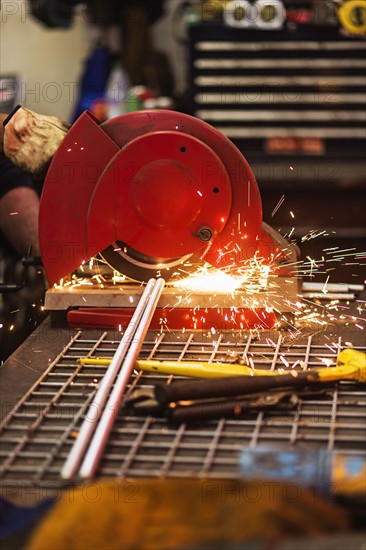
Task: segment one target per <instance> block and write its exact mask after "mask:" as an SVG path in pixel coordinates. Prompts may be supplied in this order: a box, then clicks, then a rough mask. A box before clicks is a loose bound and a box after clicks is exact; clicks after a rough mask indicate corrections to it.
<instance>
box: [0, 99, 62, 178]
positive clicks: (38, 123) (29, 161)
mask: <svg viewBox="0 0 366 550" xmlns="http://www.w3.org/2000/svg"><path fill="white" fill-rule="evenodd" d="M3 125H4V154H5V155H6V156H7V157H8V159H9V160H11V161H12V162H13V163H14V164H15V165H16V166H19V168H22V169H23V170H25V171H26V172H29V173H30V174H33V175H35V176H39V175H41V174H42V173H44V172H45V170H46V169H47V168H48V165H49V163H50V161H51V160H52V157H53V155H54V154H55V152H56V150H57V148H58V146H59V145H60V143H61V141H62V140H63V138H64V137H65V135H66V133H67V130H68V128H69V127H68V125H67V124H66V123H65V122H63V121H62V120H60V119H59V118H58V117H55V116H46V115H40V114H38V113H35V112H34V111H30V110H29V109H25V108H24V107H20V106H19V107H18V108H17V109H15V110H14V111H13V112H12V113H11V114H10V115H9V116H8V117H7V118H6V119H5V120H4V122H3Z"/></svg>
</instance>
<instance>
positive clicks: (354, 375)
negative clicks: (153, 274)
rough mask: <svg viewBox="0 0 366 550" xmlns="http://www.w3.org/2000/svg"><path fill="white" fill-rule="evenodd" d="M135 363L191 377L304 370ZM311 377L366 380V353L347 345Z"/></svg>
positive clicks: (88, 360) (104, 361) (103, 361)
mask: <svg viewBox="0 0 366 550" xmlns="http://www.w3.org/2000/svg"><path fill="white" fill-rule="evenodd" d="M79 361H80V363H81V364H84V365H85V364H87V365H106V366H108V365H109V363H110V361H111V360H110V359H108V358H99V357H96V358H95V357H82V358H81V359H80V360H79ZM135 367H136V368H137V369H139V370H142V371H144V372H145V371H147V372H156V373H159V374H169V375H176V376H188V377H190V378H221V377H231V376H241V375H242V376H282V375H291V376H293V377H294V378H296V377H297V376H298V375H299V374H301V372H300V373H299V371H295V370H289V371H285V372H283V371H281V372H278V371H268V370H264V369H252V368H251V367H248V366H246V365H239V364H235V363H204V362H199V361H181V362H178V361H153V360H152V361H146V360H139V361H136V363H135ZM305 372H306V374H307V377H308V380H309V381H310V380H312V379H313V380H314V381H317V382H334V381H337V380H354V381H356V382H366V354H365V353H362V352H360V351H357V350H354V349H350V348H347V349H345V350H343V351H341V353H340V354H339V357H338V363H337V366H335V367H324V368H317V369H312V370H309V371H305Z"/></svg>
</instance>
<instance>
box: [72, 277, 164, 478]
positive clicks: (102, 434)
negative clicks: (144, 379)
mask: <svg viewBox="0 0 366 550" xmlns="http://www.w3.org/2000/svg"><path fill="white" fill-rule="evenodd" d="M164 285H165V281H164V279H158V280H157V281H156V283H155V286H154V289H153V291H152V293H151V296H150V299H149V301H148V304H147V306H146V308H145V310H144V313H143V315H142V318H141V321H140V323H139V325H138V327H137V330H136V332H135V335H134V339H133V342H132V343H131V345H130V347H129V350H128V353H127V355H126V358H125V360H124V362H123V365H122V368H121V370H120V372H119V375H118V377H117V380H116V383H115V385H114V388H113V390H112V393H111V395H110V397H109V399H108V402H107V405H106V407H105V409H104V412H103V414H102V417H101V419H100V422H99V424H98V426H97V428H96V430H95V433H94V436H93V439H92V441H91V443H90V446H89V449H88V451H87V453H86V456H85V458H84V461H83V463H82V466H81V469H80V476H81V477H83V478H89V477H91V476H92V475H93V474H94V472H95V470H96V468H97V466H98V464H99V461H100V458H101V456H102V453H103V449H104V447H105V444H106V442H107V439H108V436H109V433H110V431H111V429H112V426H113V423H114V420H115V417H116V414H117V412H118V409H119V405H120V402H121V399H122V396H123V393H124V391H125V388H126V386H127V383H128V380H129V378H130V375H131V372H132V369H133V367H134V364H135V361H136V359H137V356H138V354H139V351H140V348H141V346H142V344H143V341H144V338H145V336H146V333H147V330H148V328H149V324H150V321H151V319H152V316H153V314H154V311H155V309H156V306H157V303H158V301H159V298H160V295H161V293H162V291H163V288H164Z"/></svg>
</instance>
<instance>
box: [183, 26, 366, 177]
mask: <svg viewBox="0 0 366 550" xmlns="http://www.w3.org/2000/svg"><path fill="white" fill-rule="evenodd" d="M189 52H190V53H189V55H190V62H189V67H190V90H191V113H192V114H193V115H194V116H197V117H199V118H201V119H203V120H205V121H206V122H208V123H210V124H212V125H213V126H215V127H216V128H218V129H219V130H220V131H222V132H223V133H224V134H225V135H226V136H227V137H228V138H229V139H231V140H232V141H233V142H234V143H235V144H236V145H237V146H238V148H239V149H240V150H241V151H242V153H243V154H244V155H245V157H246V158H247V160H248V161H249V163H254V164H253V169H254V171H255V168H256V163H259V165H260V164H261V163H262V162H264V163H265V165H266V166H267V168H266V169H265V170H264V172H265V177H266V179H268V177H270V178H272V180H273V181H278V180H284V179H285V180H286V178H290V179H291V177H292V178H293V174H290V173H289V170H288V169H285V166H287V167H288V166H289V161H291V162H295V163H298V165H299V168H298V170H297V176H298V178H299V179H303V180H313V179H314V178H315V174H314V173H313V170H314V165H315V166H316V167H317V169H318V171H319V174H318V179H319V180H320V179H321V180H323V181H330V182H332V183H337V182H338V181H339V180H347V181H348V182H349V181H350V180H358V181H359V180H360V179H362V178H364V177H365V165H364V164H363V158H364V151H365V146H366V139H365V138H366V131H365V102H366V93H365V83H366V77H365V68H366V61H365V59H366V55H365V53H366V42H365V40H362V39H360V38H353V37H349V36H344V35H342V34H341V33H340V32H339V29H338V28H334V27H316V26H314V25H302V26H297V27H296V28H294V29H293V30H289V28H284V29H282V30H259V29H238V28H232V27H228V26H225V25H224V24H220V23H218V22H215V23H212V22H206V23H204V22H203V23H201V24H198V25H194V26H191V27H190V33H189ZM268 163H271V164H272V166H273V165H274V166H275V170H274V173H273V174H272V175H271V174H270V173H267V172H268V170H269V169H268ZM259 168H260V171H261V172H263V170H262V169H261V166H259ZM257 177H258V176H257ZM259 179H260V178H259Z"/></svg>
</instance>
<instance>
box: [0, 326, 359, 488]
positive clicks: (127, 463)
mask: <svg viewBox="0 0 366 550" xmlns="http://www.w3.org/2000/svg"><path fill="white" fill-rule="evenodd" d="M117 346H118V341H117V340H114V339H111V338H110V336H109V334H108V332H105V333H103V334H102V335H101V336H100V337H99V338H98V339H92V338H90V337H88V333H87V332H86V331H85V332H77V333H76V334H75V335H74V336H73V337H72V338H71V340H70V341H69V343H68V344H67V345H66V346H65V348H64V349H63V350H62V351H61V352H60V354H59V355H58V356H57V357H56V358H55V360H54V361H53V362H52V363H51V364H50V366H49V368H48V369H47V370H46V371H45V372H44V374H43V375H42V376H41V377H40V379H39V380H38V381H37V382H36V383H35V384H34V385H33V387H32V388H31V389H30V390H29V391H28V393H27V394H26V395H24V397H23V398H22V399H21V400H20V401H19V403H18V404H17V406H16V407H15V408H14V409H13V410H12V411H11V412H10V413H9V415H8V416H7V417H6V418H5V420H4V421H3V423H2V425H1V426H0V430H1V450H0V466H1V469H0V479H1V483H2V484H9V485H18V484H28V483H30V484H34V483H37V484H38V485H40V486H42V485H45V486H47V485H49V483H53V484H56V485H57V484H60V485H61V484H62V481H61V477H60V472H61V468H62V466H63V464H64V462H65V460H66V458H67V456H68V453H69V451H70V449H71V447H72V445H73V443H74V441H75V437H77V434H78V430H79V428H80V426H81V423H82V421H83V419H84V417H85V415H86V414H87V411H88V408H89V405H90V404H91V403H92V402H93V397H94V395H95V392H96V388H97V384H98V381H99V380H100V379H101V378H102V377H103V375H104V372H105V370H106V368H107V367H106V366H101V365H81V364H79V362H78V359H79V358H80V357H84V356H90V357H101V356H103V357H112V356H113V354H114V352H115V350H116V349H117ZM336 347H337V348H338V350H339V349H341V347H342V340H341V338H340V339H339V340H338V342H337V343H336ZM357 349H360V350H361V351H365V348H360V347H359V348H357ZM233 354H236V355H237V356H239V357H245V358H246V359H249V358H252V359H253V362H254V364H255V366H256V368H262V369H268V370H274V369H277V368H285V369H286V368H289V367H291V366H293V365H294V364H295V363H296V364H297V365H299V366H300V367H301V368H302V369H308V368H314V367H323V366H324V360H325V361H327V360H331V361H333V363H334V361H335V359H336V353H335V350H334V348H332V349H331V348H330V347H329V346H328V345H324V344H319V343H317V342H316V341H315V339H313V338H312V337H306V338H304V339H303V341H299V342H298V343H294V344H292V345H291V347H290V348H287V347H286V346H284V342H283V340H282V336H281V333H262V334H261V335H260V337H258V336H255V335H253V334H251V333H243V332H237V333H235V332H228V333H222V334H220V335H219V336H218V337H217V338H215V336H214V335H211V337H209V336H207V337H203V336H202V334H201V333H194V332H192V333H184V334H183V333H181V332H179V333H174V332H172V333H157V332H152V331H151V332H149V333H148V335H147V337H146V339H145V342H144V344H143V346H142V349H141V352H140V358H141V359H147V358H149V359H158V360H173V361H182V360H195V361H211V362H218V361H225V360H226V361H227V360H228V357H231V359H232V355H233ZM174 378H175V379H177V378H179V377H177V376H175V377H174ZM172 379H173V377H172V376H168V375H164V374H157V373H142V372H139V373H137V372H134V373H133V374H132V375H131V378H130V381H129V385H128V389H127V392H131V391H133V390H134V389H136V388H147V387H151V386H152V385H154V384H155V383H157V382H162V381H163V382H168V383H170V382H171V381H172ZM365 398H366V392H365V391H364V389H363V388H360V387H357V386H356V387H355V386H352V383H347V382H341V383H338V384H337V385H336V386H334V387H332V389H331V390H329V391H327V392H326V396H325V397H324V396H323V397H321V398H320V397H316V396H315V397H314V398H310V399H306V400H302V399H300V400H299V402H298V405H297V407H296V409H295V410H292V411H286V412H279V411H278V412H275V411H261V412H259V413H251V414H248V415H247V416H245V417H243V418H240V419H239V418H238V419H228V418H227V419H220V420H210V421H201V422H199V423H196V424H193V425H192V424H180V425H171V424H169V422H168V421H167V420H165V419H163V418H154V417H152V416H146V415H145V416H140V415H132V414H131V413H129V414H126V413H125V412H124V410H123V409H120V411H119V412H118V414H117V415H116V420H115V424H114V428H113V431H112V432H111V434H110V437H109V441H108V444H107V446H106V448H105V450H104V454H103V459H102V461H101V463H100V465H99V470H98V476H103V477H116V476H119V477H128V478H138V477H165V476H171V477H192V476H193V477H205V478H207V477H209V478H219V477H220V478H236V477H238V475H239V457H240V451H241V450H242V449H243V448H256V447H257V446H258V445H261V444H270V445H275V446H276V447H277V448H278V447H279V448H283V449H290V448H291V449H292V448H293V449H302V448H304V449H323V450H324V449H325V450H328V451H341V452H344V453H347V454H358V455H363V454H364V452H365V451H364V446H365V427H366V423H365V420H366V407H365V404H366V399H365Z"/></svg>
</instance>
